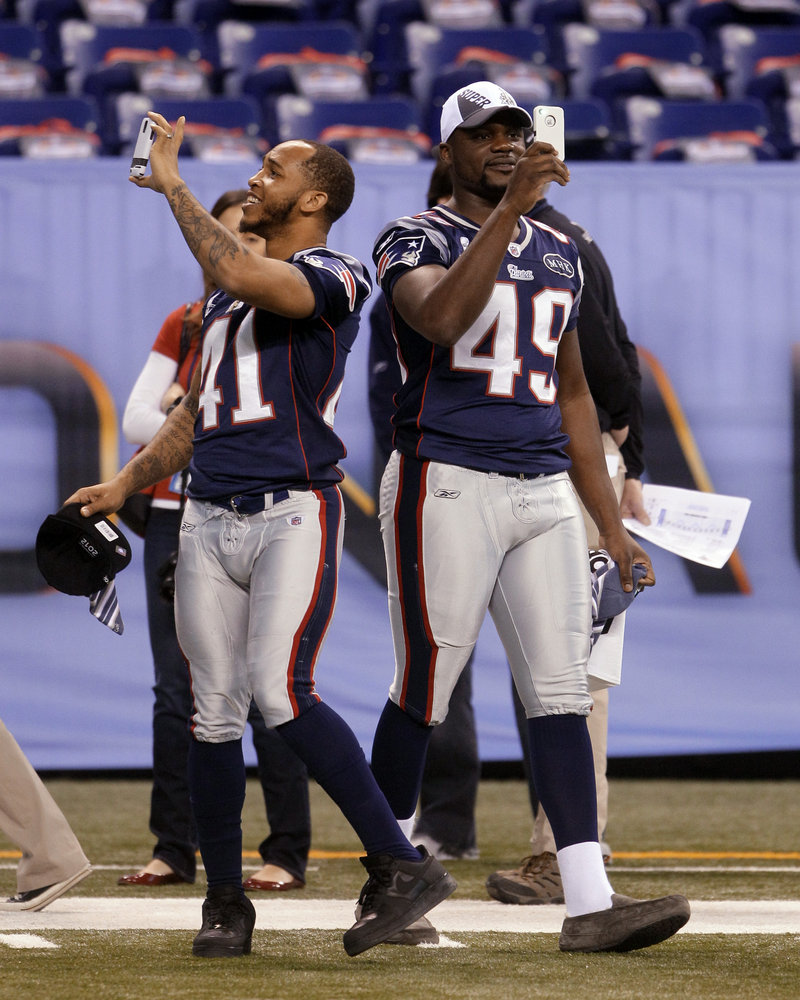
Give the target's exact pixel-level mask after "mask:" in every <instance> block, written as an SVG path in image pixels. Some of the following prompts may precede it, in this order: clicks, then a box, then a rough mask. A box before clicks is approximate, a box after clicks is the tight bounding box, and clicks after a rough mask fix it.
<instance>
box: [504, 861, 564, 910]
mask: <svg viewBox="0 0 800 1000" xmlns="http://www.w3.org/2000/svg"><path fill="white" fill-rule="evenodd" d="M486 891H487V892H488V893H489V895H490V896H491V897H492V899H497V900H499V902H501V903H517V904H519V905H523V906H525V905H531V904H537V903H563V902H564V888H563V886H562V885H561V873H560V872H559V870H558V861H557V860H556V856H555V854H553V853H552V852H551V851H545V852H544V854H533V855H531V856H530V857H527V858H523V859H522V863H521V864H520V867H519V868H514V869H513V870H511V871H500V872H492V874H491V875H490V876H489V877H488V878H487V879H486Z"/></svg>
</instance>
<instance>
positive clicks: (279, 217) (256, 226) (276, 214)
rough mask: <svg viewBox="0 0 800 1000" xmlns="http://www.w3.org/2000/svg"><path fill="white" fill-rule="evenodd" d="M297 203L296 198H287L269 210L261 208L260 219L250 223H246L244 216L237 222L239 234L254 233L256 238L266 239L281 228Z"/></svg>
mask: <svg viewBox="0 0 800 1000" xmlns="http://www.w3.org/2000/svg"><path fill="white" fill-rule="evenodd" d="M297 202H298V199H297V198H287V199H286V200H285V201H282V202H281V203H280V204H278V205H273V206H271V207H270V208H264V207H263V206H262V211H261V217H260V218H258V219H255V220H253V221H252V222H246V221H245V219H244V216H242V218H241V219H240V221H239V232H240V233H255V234H256V236H262V237H263V238H264V239H267V238H268V237H269V236H270V235H272V234H274V233H275V232H276V231H279V230H281V229H282V228H283V226H284V224H285V223H286V220H287V219H288V218H289V216H290V215H291V214H292V211H293V209H294V207H295V205H296V204H297Z"/></svg>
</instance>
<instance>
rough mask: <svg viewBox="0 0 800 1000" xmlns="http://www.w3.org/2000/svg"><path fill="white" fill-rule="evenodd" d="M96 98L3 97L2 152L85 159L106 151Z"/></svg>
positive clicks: (0, 102)
mask: <svg viewBox="0 0 800 1000" xmlns="http://www.w3.org/2000/svg"><path fill="white" fill-rule="evenodd" d="M99 118H100V116H99V113H98V108H97V104H96V102H95V101H93V100H91V99H89V98H83V97H68V96H66V95H64V94H51V95H49V96H46V97H40V98H23V99H17V100H0V155H6V156H8V155H18V156H28V157H32V158H34V159H85V158H87V157H93V156H97V155H98V154H99V153H100V152H101V151H102V148H101V147H102V143H101V139H100V136H99V134H98V127H99Z"/></svg>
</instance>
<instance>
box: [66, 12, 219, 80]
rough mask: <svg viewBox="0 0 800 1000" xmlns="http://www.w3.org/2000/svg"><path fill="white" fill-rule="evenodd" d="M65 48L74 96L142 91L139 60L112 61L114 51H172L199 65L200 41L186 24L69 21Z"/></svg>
mask: <svg viewBox="0 0 800 1000" xmlns="http://www.w3.org/2000/svg"><path fill="white" fill-rule="evenodd" d="M60 34H61V48H62V54H63V59H64V65H65V66H66V67H67V77H66V79H67V87H68V89H69V91H70V93H72V94H80V93H86V92H87V91H89V92H91V93H93V94H94V95H95V96H98V97H102V96H104V95H105V94H106V93H107V92H119V91H122V90H138V89H139V86H138V82H137V79H136V69H137V61H136V60H134V59H131V60H126V59H124V58H122V59H113V60H112V59H110V58H109V54H110V53H112V54H113V53H114V50H117V51H119V50H126V49H127V50H139V51H142V52H156V51H158V50H161V49H168V50H170V51H171V52H173V53H174V54H175V55H176V56H179V57H181V58H183V59H186V60H189V61H191V62H199V61H200V59H201V56H202V48H201V42H200V38H199V36H198V35H197V33H196V32H195V31H194V30H192V29H191V28H188V27H186V26H184V25H178V24H173V23H171V22H169V21H155V22H151V23H149V24H146V25H139V26H134V25H125V26H110V25H97V24H91V23H89V22H88V21H73V20H70V21H66V22H65V23H64V24H62V26H61V32H60Z"/></svg>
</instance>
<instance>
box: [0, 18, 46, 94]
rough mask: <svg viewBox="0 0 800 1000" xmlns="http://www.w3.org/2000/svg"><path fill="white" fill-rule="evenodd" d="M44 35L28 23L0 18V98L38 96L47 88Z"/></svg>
mask: <svg viewBox="0 0 800 1000" xmlns="http://www.w3.org/2000/svg"><path fill="white" fill-rule="evenodd" d="M44 59H45V51H44V39H43V38H42V36H41V33H40V32H39V31H38V30H37V29H36V28H34V27H32V26H31V25H29V24H19V23H17V22H16V21H3V20H0V99H7V98H9V97H41V96H43V95H44V94H45V92H46V91H47V90H49V89H50V74H49V72H48V70H47V68H46V65H45V61H44Z"/></svg>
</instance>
